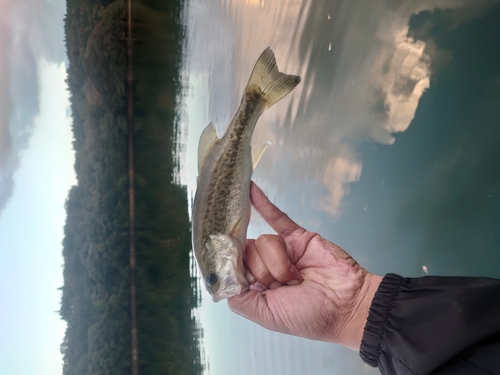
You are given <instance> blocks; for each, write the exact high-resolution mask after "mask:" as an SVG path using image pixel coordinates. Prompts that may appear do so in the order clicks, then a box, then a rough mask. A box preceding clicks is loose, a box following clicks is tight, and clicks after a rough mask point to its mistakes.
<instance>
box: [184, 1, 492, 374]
mask: <svg viewBox="0 0 500 375" xmlns="http://www.w3.org/2000/svg"><path fill="white" fill-rule="evenodd" d="M498 4H499V1H478V0H470V1H466V0H461V1H456V0H448V1H445V0H442V1H437V0H436V1H419V2H414V1H409V0H407V1H402V0H401V1H382V0H380V1H377V2H367V1H365V0H355V1H333V0H330V1H319V0H316V1H314V2H312V1H299V0H295V1H292V0H291V1H269V0H266V1H263V0H247V1H241V0H240V1H236V0H233V1H216V0H203V1H202V0H193V1H191V2H190V4H189V6H188V9H187V11H186V20H187V21H186V22H187V25H188V44H187V48H188V53H187V56H186V61H185V70H184V75H185V82H186V89H185V99H184V101H183V103H182V105H183V107H182V108H183V114H182V118H181V133H180V139H181V145H182V147H181V149H182V153H181V165H182V169H181V182H182V183H183V184H186V185H188V189H189V191H190V192H191V193H190V194H191V195H193V194H194V189H195V181H196V173H197V172H196V162H197V161H196V152H197V144H198V138H199V135H200V133H201V131H202V129H203V128H204V127H205V126H206V125H207V124H208V123H209V122H210V121H213V122H214V124H215V125H216V127H217V129H218V131H219V134H222V132H223V131H224V130H225V128H226V125H227V123H228V122H229V119H230V117H231V115H232V114H233V113H234V111H235V109H236V107H237V105H238V103H239V101H240V98H241V93H242V90H243V88H244V85H245V84H246V81H247V79H248V76H249V74H250V71H251V69H252V67H253V64H254V63H255V61H256V59H257V57H258V56H259V54H260V53H261V52H262V51H263V50H264V48H266V47H267V46H270V47H271V48H272V49H273V50H274V52H275V54H276V59H277V62H278V66H279V68H280V70H282V71H284V72H286V73H290V74H298V75H300V76H302V82H301V84H300V85H299V86H298V87H297V89H295V91H294V92H293V93H292V94H291V95H289V96H287V97H286V98H285V99H283V100H282V101H281V102H279V103H278V104H276V105H275V106H274V107H273V108H271V109H270V110H268V111H267V112H266V113H265V114H264V115H263V116H262V118H261V120H260V121H259V123H258V124H257V127H256V130H255V134H254V140H255V143H260V142H264V141H265V140H270V141H271V142H272V146H271V147H269V148H268V149H267V151H266V153H265V154H264V156H263V157H262V159H261V161H260V163H259V166H258V167H257V169H256V171H255V173H254V177H253V179H254V181H256V182H257V183H258V184H259V185H260V186H261V188H262V189H263V190H264V191H265V192H266V193H267V194H268V195H269V197H270V198H271V200H272V201H273V202H275V203H276V204H277V205H278V206H279V207H281V208H282V209H283V210H284V211H285V212H287V213H288V214H289V215H290V216H291V217H292V218H293V219H295V220H296V221H298V222H299V223H300V224H302V225H303V226H305V227H307V228H308V229H309V230H312V231H318V232H319V233H320V234H321V235H323V236H324V237H326V238H328V239H329V240H331V241H333V242H335V243H337V244H339V245H341V246H342V247H344V248H345V249H346V250H347V251H348V252H349V253H350V254H351V255H353V257H354V258H355V259H357V260H358V261H359V262H360V263H361V264H362V265H363V266H364V267H366V268H367V269H368V270H369V271H371V272H374V273H378V274H385V273H387V272H395V273H399V274H401V275H404V276H411V277H417V276H424V275H425V274H426V273H429V274H431V275H476V276H490V277H500V235H499V233H500V163H499V161H500V126H498V125H499V124H500V49H499V48H498V40H500V5H498ZM266 232H270V230H269V228H268V227H267V226H266V225H265V223H263V222H262V221H261V220H260V218H259V217H258V215H255V214H254V215H253V216H252V220H251V224H250V227H249V237H255V236H258V235H259V234H261V233H266ZM203 297H204V299H203V303H202V306H201V308H200V309H198V310H197V311H196V312H195V314H196V315H197V316H198V317H199V319H200V321H201V324H202V326H203V328H204V333H205V336H204V355H205V359H206V361H207V363H208V366H209V371H208V372H209V373H211V374H217V375H222V374H346V375H348V374H378V373H379V372H378V370H376V369H371V368H369V367H368V366H366V365H364V364H363V363H362V361H361V359H360V358H359V356H358V354H357V353H355V352H353V351H350V350H348V349H344V348H342V347H340V346H336V345H331V344H325V343H319V342H313V341H308V340H304V339H298V338H294V337H290V336H285V335H281V334H277V333H273V332H269V331H266V330H264V329H263V328H260V327H258V326H256V325H254V324H252V323H250V322H247V321H245V320H244V319H242V318H240V317H239V316H236V315H235V314H232V313H231V312H230V311H229V309H228V308H227V305H226V303H225V302H221V303H218V304H214V303H212V302H211V300H210V298H209V296H208V294H204V295H203Z"/></svg>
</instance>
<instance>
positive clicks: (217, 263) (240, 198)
mask: <svg viewBox="0 0 500 375" xmlns="http://www.w3.org/2000/svg"><path fill="white" fill-rule="evenodd" d="M299 82H300V77H299V76H296V75H288V74H285V73H281V72H280V71H279V70H278V66H277V65H276V58H275V56H274V53H273V52H272V51H271V49H270V48H267V49H265V50H264V52H262V54H261V55H260V57H259V58H258V60H257V62H256V63H255V66H254V68H253V70H252V73H251V74H250V78H249V79H248V82H247V85H246V87H245V91H244V93H243V96H242V98H241V102H240V104H239V106H238V108H237V110H236V112H235V113H234V115H233V117H232V118H231V121H230V122H229V124H228V126H227V128H226V131H225V132H224V135H223V136H222V137H220V138H219V136H218V134H217V130H216V129H215V126H214V125H213V123H212V122H210V123H209V124H208V125H207V126H206V127H205V129H204V130H203V131H202V133H201V136H200V140H199V144H198V178H197V188H196V193H195V198H194V202H193V210H192V216H191V220H192V242H193V250H194V254H195V258H196V261H197V263H198V268H199V270H200V273H201V277H202V279H203V282H204V284H205V288H206V290H207V291H208V292H209V293H210V295H211V296H212V299H213V301H214V302H219V301H221V300H223V299H225V298H230V297H232V296H236V295H238V294H240V293H241V292H242V291H244V290H248V289H249V284H248V282H247V280H246V278H245V267H244V264H243V253H244V251H245V242H246V235H247V227H248V223H249V221H250V182H251V176H252V172H253V170H254V168H255V166H256V165H257V163H258V161H259V159H260V157H261V156H262V154H263V153H264V151H265V149H266V148H267V146H269V144H270V142H269V141H268V142H265V143H263V144H258V145H253V146H252V145H251V144H250V143H251V140H252V135H253V131H254V129H255V125H256V123H257V120H258V119H259V117H260V116H261V115H262V113H263V112H264V111H265V110H266V109H268V108H270V107H271V106H272V105H274V104H275V103H276V102H278V101H279V100H281V99H282V98H283V97H284V96H286V95H287V94H288V93H290V92H291V91H292V90H293V89H294V88H295V87H296V86H297V85H298V84H299Z"/></svg>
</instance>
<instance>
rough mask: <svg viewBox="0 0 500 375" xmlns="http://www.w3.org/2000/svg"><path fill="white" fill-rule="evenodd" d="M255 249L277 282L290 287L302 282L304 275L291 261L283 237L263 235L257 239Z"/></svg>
mask: <svg viewBox="0 0 500 375" xmlns="http://www.w3.org/2000/svg"><path fill="white" fill-rule="evenodd" d="M254 247H255V249H254V251H256V252H257V255H258V256H259V258H260V260H261V262H263V265H264V266H265V267H266V269H267V270H268V271H269V272H270V273H271V275H272V277H273V278H274V279H275V280H277V281H279V282H280V283H281V284H289V285H298V284H300V283H301V282H302V280H303V278H302V275H301V274H300V272H299V271H298V270H297V268H296V267H295V265H294V264H293V263H292V262H291V261H290V257H289V256H288V253H287V251H286V243H285V240H284V239H283V238H282V237H280V236H278V235H271V234H265V235H262V236H260V237H259V238H257V240H256V241H255V243H254ZM274 285H275V286H276V285H277V284H274Z"/></svg>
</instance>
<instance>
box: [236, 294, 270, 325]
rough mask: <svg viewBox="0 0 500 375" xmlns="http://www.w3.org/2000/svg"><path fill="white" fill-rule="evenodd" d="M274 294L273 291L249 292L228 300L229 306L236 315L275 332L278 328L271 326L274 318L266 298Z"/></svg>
mask: <svg viewBox="0 0 500 375" xmlns="http://www.w3.org/2000/svg"><path fill="white" fill-rule="evenodd" d="M272 292H273V291H272V290H265V291H257V290H248V291H246V292H243V293H241V294H240V295H237V296H234V297H231V298H228V300H227V304H228V306H229V308H230V309H231V311H233V312H235V313H236V314H238V315H240V316H242V317H244V318H246V319H249V320H251V321H252V322H254V323H257V324H259V325H261V326H263V327H265V328H267V329H270V330H275V329H276V328H275V327H274V325H273V324H271V322H273V321H274V318H273V314H272V313H271V310H270V309H269V305H268V303H267V297H266V294H268V293H272Z"/></svg>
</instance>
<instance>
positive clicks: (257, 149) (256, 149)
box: [252, 141, 271, 169]
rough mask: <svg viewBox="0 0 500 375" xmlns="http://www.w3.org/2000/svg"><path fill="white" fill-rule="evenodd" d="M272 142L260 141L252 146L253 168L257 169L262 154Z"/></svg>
mask: <svg viewBox="0 0 500 375" xmlns="http://www.w3.org/2000/svg"><path fill="white" fill-rule="evenodd" d="M270 144H271V142H270V141H266V142H264V143H260V144H258V145H253V146H252V168H253V169H255V167H256V166H257V163H258V162H259V160H260V158H261V157H262V154H264V151H266V148H267V147H268V146H269V145H270Z"/></svg>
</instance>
